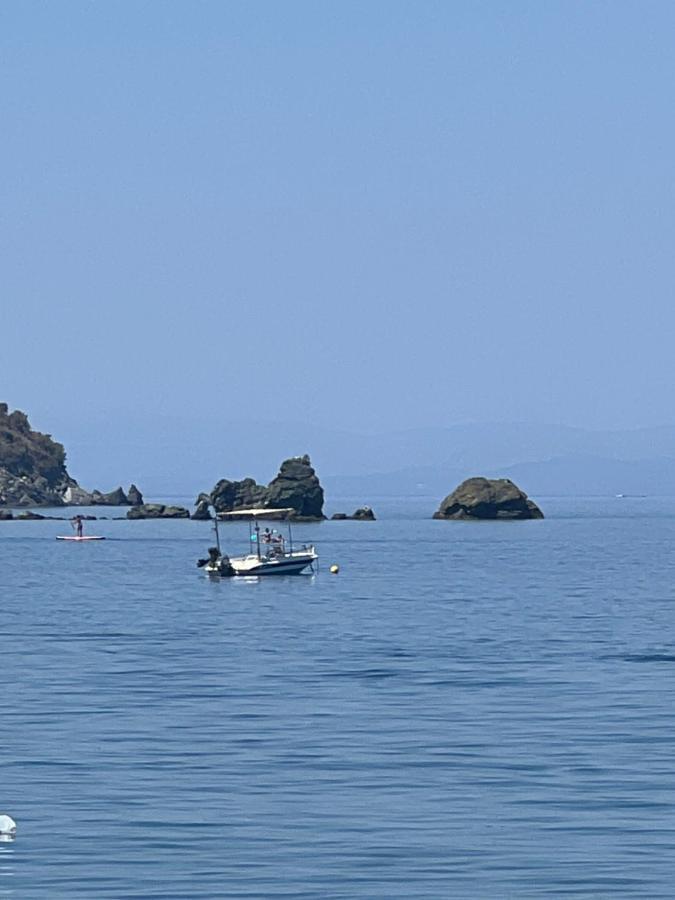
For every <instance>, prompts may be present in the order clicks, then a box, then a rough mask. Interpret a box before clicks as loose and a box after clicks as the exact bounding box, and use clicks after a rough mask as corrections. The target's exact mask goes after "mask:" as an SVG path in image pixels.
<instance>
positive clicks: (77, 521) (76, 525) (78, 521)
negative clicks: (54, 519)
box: [70, 515, 83, 538]
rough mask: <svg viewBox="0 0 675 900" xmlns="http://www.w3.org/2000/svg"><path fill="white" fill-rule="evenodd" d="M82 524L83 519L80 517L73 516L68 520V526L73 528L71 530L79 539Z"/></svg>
mask: <svg viewBox="0 0 675 900" xmlns="http://www.w3.org/2000/svg"><path fill="white" fill-rule="evenodd" d="M82 522H83V518H82V516H80V515H77V516H73V518H72V519H71V520H70V524H71V525H72V526H73V529H74V530H75V532H76V534H77V536H78V537H79V538H81V537H82Z"/></svg>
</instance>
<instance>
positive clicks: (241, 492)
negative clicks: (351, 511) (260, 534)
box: [198, 454, 325, 520]
mask: <svg viewBox="0 0 675 900" xmlns="http://www.w3.org/2000/svg"><path fill="white" fill-rule="evenodd" d="M205 497H206V498H207V499H208V500H209V501H210V502H211V503H212V504H213V506H214V507H215V509H216V511H217V512H218V513H219V514H220V513H228V512H232V511H233V510H238V509H250V508H252V507H258V508H260V507H263V508H266V509H270V510H274V509H282V508H289V509H292V510H293V513H292V516H291V517H292V518H293V519H295V520H303V519H304V520H316V519H324V518H325V516H324V514H323V488H322V487H321V484H320V482H319V479H318V478H317V475H316V472H315V471H314V469H313V468H312V463H311V461H310V458H309V456H307V455H306V454H305V456H293V457H291V458H290V459H286V460H284V462H282V464H281V468H280V469H279V474H278V475H277V476H276V477H275V478H273V479H272V481H271V482H270V483H269V484H268V485H267V487H265V486H264V485H261V484H258V483H257V482H256V481H254V479H253V478H244V479H243V481H229V480H228V479H226V478H223V479H221V480H220V481H219V482H218V484H217V485H216V486H215V487H214V489H213V490H212V491H211V493H210V494H209V495H202V494H200V495H199V498H198V502H199V501H200V500H202V499H204V498H205Z"/></svg>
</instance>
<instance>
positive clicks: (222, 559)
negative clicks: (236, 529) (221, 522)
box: [197, 509, 319, 577]
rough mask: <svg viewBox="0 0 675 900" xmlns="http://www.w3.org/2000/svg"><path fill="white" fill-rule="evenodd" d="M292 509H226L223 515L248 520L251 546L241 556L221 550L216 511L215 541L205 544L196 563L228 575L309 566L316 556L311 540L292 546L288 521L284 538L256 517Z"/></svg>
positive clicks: (287, 572)
mask: <svg viewBox="0 0 675 900" xmlns="http://www.w3.org/2000/svg"><path fill="white" fill-rule="evenodd" d="M293 512H294V510H293V509H283V510H278V509H275V510H269V509H241V510H235V511H234V512H228V513H227V518H228V519H232V518H242V519H246V520H248V522H249V546H250V545H251V544H253V545H254V546H255V552H254V553H247V554H246V555H245V556H228V555H227V554H225V553H223V552H222V549H221V546H220V534H219V532H218V515H217V513H216V518H215V532H216V545H217V546H215V547H209V556H208V558H207V559H200V560H199V561H198V562H197V565H198V566H200V567H203V569H204V571H205V572H206V573H207V574H208V575H217V576H221V577H232V576H236V575H248V576H252V575H256V576H257V575H299V574H300V573H301V572H304V571H305V569H312V567H313V564H314V563H315V562H316V561H317V560H318V558H319V557H318V554H317V552H316V549H315V547H314V545H313V544H303V545H302V546H301V547H300V548H298V547H294V546H293V534H292V531H291V523H290V522H286V526H287V528H288V540H286V538H284V536H283V535H282V534H281V533H280V532H279V531H278V530H277V529H276V528H275V529H270V528H265V529H264V531H263V530H262V529H261V528H260V523H259V520H260V519H265V518H270V516H271V515H273V516H274V519H275V520H278V518H279V516H280V515H283V514H286V515H289V514H291V513H293Z"/></svg>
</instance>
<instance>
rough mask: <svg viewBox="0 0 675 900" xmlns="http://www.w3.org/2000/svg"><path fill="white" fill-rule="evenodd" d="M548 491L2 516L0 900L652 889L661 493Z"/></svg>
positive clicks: (657, 813)
mask: <svg viewBox="0 0 675 900" xmlns="http://www.w3.org/2000/svg"><path fill="white" fill-rule="evenodd" d="M541 503H542V506H543V508H544V510H545V512H546V513H547V518H546V519H545V520H544V521H535V522H521V523H505V522H499V523H461V522H437V521H432V520H431V519H430V518H428V517H429V515H430V514H431V512H432V511H433V509H434V507H435V505H436V503H435V501H434V500H433V499H431V498H430V499H428V500H424V499H414V500H404V499H402V500H398V501H394V500H390V501H386V502H385V501H382V502H381V503H380V504H379V505H378V507H376V512H377V513H378V514H379V518H378V521H376V522H373V523H371V522H325V523H322V524H317V525H302V526H297V527H296V529H295V532H296V533H295V537H296V538H297V539H298V540H301V541H305V540H310V539H311V540H314V541H315V542H316V544H317V547H318V549H319V552H320V557H321V559H320V568H319V571H318V573H317V574H316V575H315V576H313V577H312V576H310V577H283V578H271V579H268V580H264V579H262V580H260V581H255V580H254V581H246V580H240V579H234V580H222V581H214V580H209V579H208V578H206V577H203V575H202V574H201V573H200V570H198V569H197V568H196V566H195V560H196V559H197V557H199V556H202V555H204V551H205V549H206V547H207V546H209V545H210V544H211V543H212V542H213V536H212V534H211V532H210V530H209V525H208V524H207V523H196V522H190V521H165V522H153V521H142V522H123V521H103V522H101V521H99V522H96V523H87V530H88V532H89V533H93V532H94V531H96V532H98V533H100V534H104V535H105V536H106V537H108V538H109V540H107V541H103V542H99V543H91V544H82V545H77V544H65V543H61V542H57V541H55V540H54V537H55V535H56V534H59V533H68V532H67V531H64V527H66V528H67V523H57V522H51V521H44V522H3V523H0V589H1V625H0V628H1V631H0V669H1V671H2V686H1V688H0V723H1V726H2V731H1V748H2V752H1V755H0V812H5V813H9V814H10V815H11V816H12V817H13V818H14V819H16V821H17V826H18V828H17V836H16V840H15V841H13V842H4V843H0V897H14V898H17V900H19V898H20V900H29V898H43V897H44V898H50V900H53V898H113V897H114V898H127V897H129V898H132V897H133V898H141V897H143V898H146V897H147V898H160V897H161V898H216V897H231V898H235V897H236V898H267V897H269V898H282V897H284V898H289V897H293V898H319V897H330V898H366V897H367V898H370V897H372V898H402V897H406V898H407V897H416V898H417V897H425V898H427V897H428V898H443V897H458V898H474V897H480V898H503V897H513V898H521V897H645V898H672V897H673V896H674V895H675V549H674V547H675V498H673V499H668V500H658V501H657V500H654V499H648V498H639V499H630V498H627V499H622V500H619V499H586V500H569V499H549V500H545V499H544V500H542V501H541ZM352 505H354V506H355V505H357V504H356V502H354V503H353V504H352ZM342 506H345V507H347V508H349V507H348V502H347V501H344V502H343V504H342ZM99 512H100V510H99ZM114 514H116V512H115V513H114ZM221 539H222V541H223V544H224V545H225V546H226V547H227V548H228V550H230V551H231V552H233V553H239V552H243V550H244V549H245V548H246V544H247V541H248V530H247V528H246V526H245V525H242V524H240V523H231V524H225V525H223V527H222V529H221ZM333 563H337V564H339V566H340V573H339V574H338V575H332V574H330V572H329V566H330V565H331V564H333Z"/></svg>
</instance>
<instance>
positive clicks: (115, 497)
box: [90, 487, 131, 506]
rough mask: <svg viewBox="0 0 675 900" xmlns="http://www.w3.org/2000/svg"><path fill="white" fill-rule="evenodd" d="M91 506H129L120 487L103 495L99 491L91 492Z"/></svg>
mask: <svg viewBox="0 0 675 900" xmlns="http://www.w3.org/2000/svg"><path fill="white" fill-rule="evenodd" d="M90 505H91V506H131V503H130V502H129V499H128V497H127V495H126V494H125V493H124V491H123V490H122V488H121V487H118V488H115V490H114V491H110V492H109V493H108V494H103V493H101V491H92V493H91V501H90Z"/></svg>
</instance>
